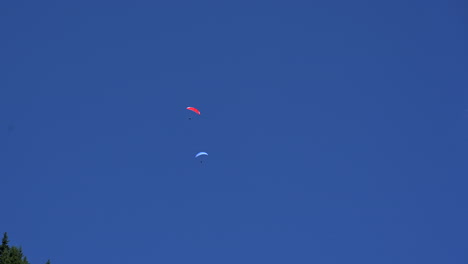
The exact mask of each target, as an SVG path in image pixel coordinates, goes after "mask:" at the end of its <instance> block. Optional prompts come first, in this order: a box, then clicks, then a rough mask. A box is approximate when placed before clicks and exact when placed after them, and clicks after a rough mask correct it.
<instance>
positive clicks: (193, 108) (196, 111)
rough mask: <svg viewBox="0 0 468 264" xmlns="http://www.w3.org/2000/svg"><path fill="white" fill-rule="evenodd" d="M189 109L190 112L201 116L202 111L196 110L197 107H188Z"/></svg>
mask: <svg viewBox="0 0 468 264" xmlns="http://www.w3.org/2000/svg"><path fill="white" fill-rule="evenodd" d="M187 109H188V110H190V111H194V112H195V113H197V114H200V111H199V110H198V109H196V108H195V107H187Z"/></svg>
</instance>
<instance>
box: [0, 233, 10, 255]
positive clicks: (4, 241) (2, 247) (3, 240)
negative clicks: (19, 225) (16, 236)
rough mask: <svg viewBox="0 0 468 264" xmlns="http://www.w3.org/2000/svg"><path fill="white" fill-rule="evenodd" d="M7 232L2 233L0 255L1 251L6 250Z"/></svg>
mask: <svg viewBox="0 0 468 264" xmlns="http://www.w3.org/2000/svg"><path fill="white" fill-rule="evenodd" d="M8 242H10V241H8V234H7V233H6V232H5V233H3V239H2V245H1V246H0V256H1V255H2V253H3V251H5V250H8V249H9V247H8Z"/></svg>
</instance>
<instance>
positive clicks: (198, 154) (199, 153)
mask: <svg viewBox="0 0 468 264" xmlns="http://www.w3.org/2000/svg"><path fill="white" fill-rule="evenodd" d="M203 155H206V156H208V153H206V152H198V153H197V155H195V158H198V157H200V156H203Z"/></svg>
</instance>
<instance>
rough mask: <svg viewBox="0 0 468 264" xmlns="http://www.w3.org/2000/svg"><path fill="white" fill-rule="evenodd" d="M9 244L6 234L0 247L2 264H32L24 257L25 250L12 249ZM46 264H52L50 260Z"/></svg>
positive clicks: (0, 261)
mask: <svg viewBox="0 0 468 264" xmlns="http://www.w3.org/2000/svg"><path fill="white" fill-rule="evenodd" d="M9 242H10V241H9V240H8V235H7V233H4V234H3V239H2V245H1V246H0V264H30V263H29V262H28V260H27V258H26V256H24V255H23V249H22V248H21V247H15V246H12V247H10V246H9V245H8V243H9ZM46 264H50V260H49V261H47V263H46Z"/></svg>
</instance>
